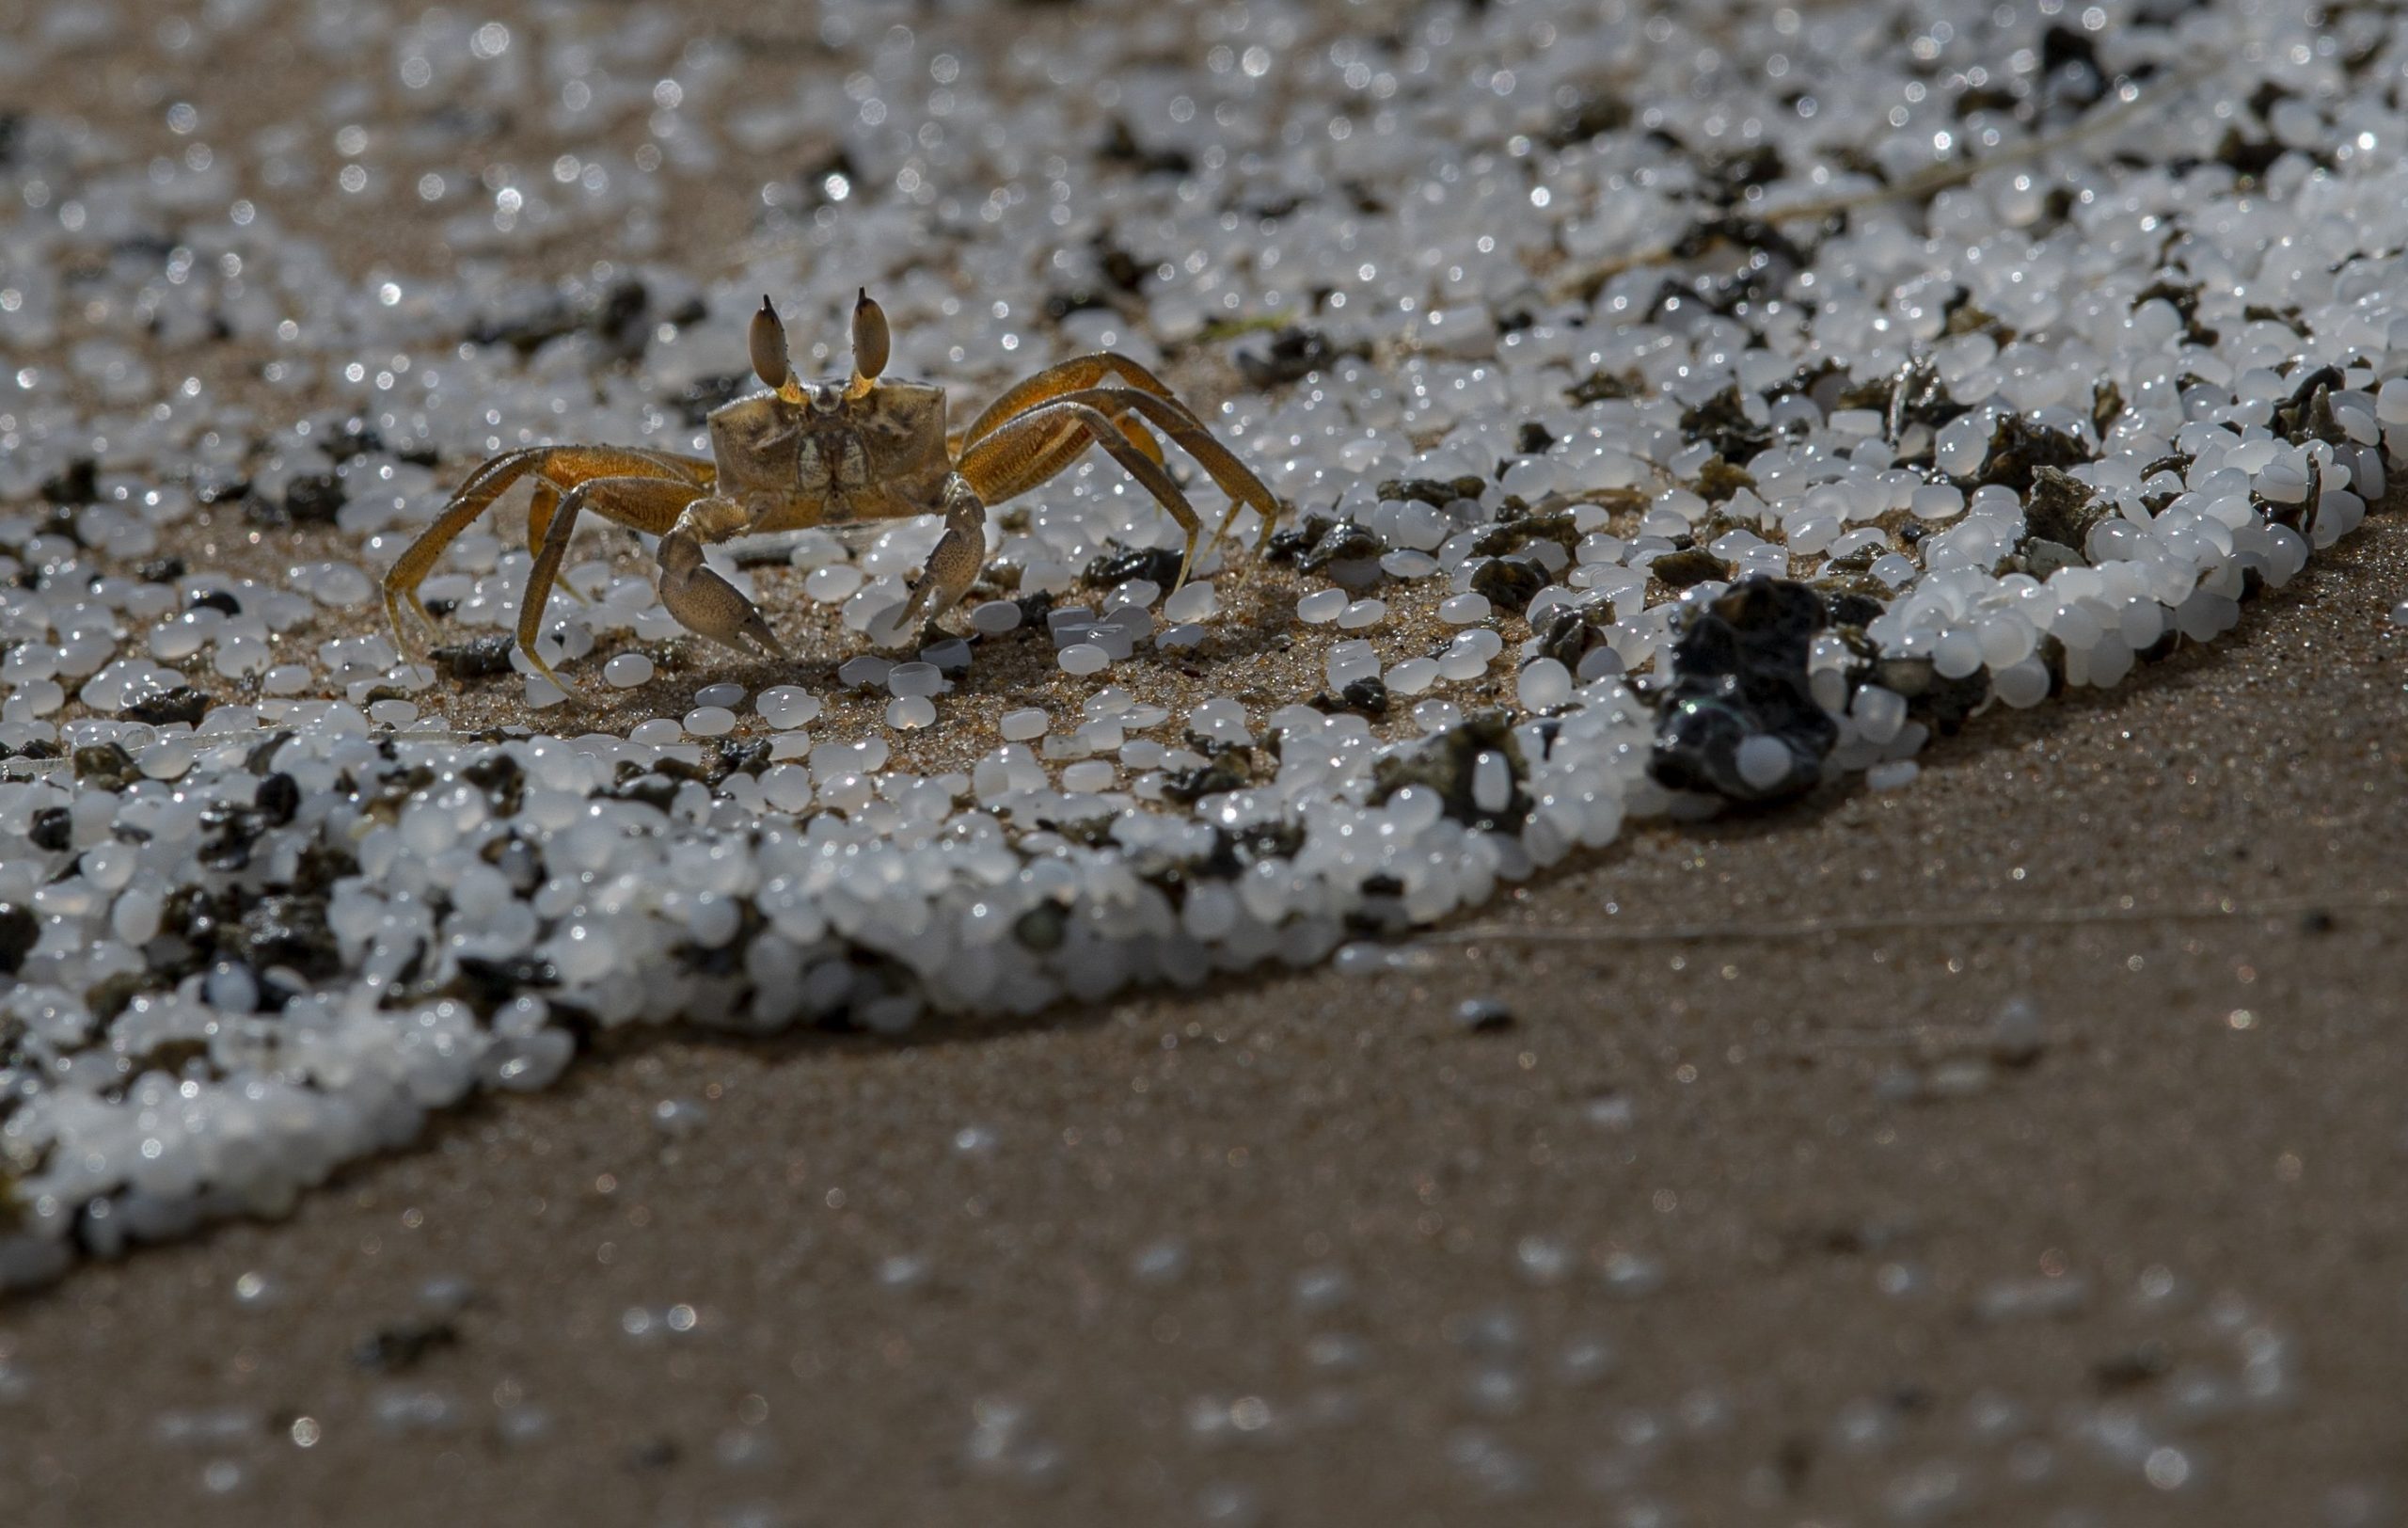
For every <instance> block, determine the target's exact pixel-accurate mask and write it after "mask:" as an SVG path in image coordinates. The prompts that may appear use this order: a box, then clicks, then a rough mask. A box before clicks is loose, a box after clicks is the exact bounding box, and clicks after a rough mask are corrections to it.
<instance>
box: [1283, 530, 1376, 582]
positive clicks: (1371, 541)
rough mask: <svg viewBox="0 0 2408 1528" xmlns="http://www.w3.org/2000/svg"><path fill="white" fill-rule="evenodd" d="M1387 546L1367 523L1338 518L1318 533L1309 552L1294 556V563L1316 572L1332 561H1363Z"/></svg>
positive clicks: (1307, 570)
mask: <svg viewBox="0 0 2408 1528" xmlns="http://www.w3.org/2000/svg"><path fill="white" fill-rule="evenodd" d="M1386 550H1387V543H1386V542H1384V541H1382V540H1381V539H1380V538H1379V534H1378V533H1376V532H1374V531H1373V530H1372V529H1371V528H1370V526H1368V525H1362V524H1358V523H1356V522H1355V521H1354V520H1339V522H1338V523H1337V524H1335V525H1333V526H1331V527H1330V528H1329V529H1328V530H1327V531H1325V532H1323V533H1322V538H1321V539H1320V540H1319V541H1316V542H1314V543H1313V546H1312V549H1311V550H1310V551H1307V552H1305V553H1303V554H1302V555H1301V556H1299V557H1298V558H1297V559H1296V566H1297V567H1299V568H1300V569H1302V570H1303V571H1305V572H1307V573H1317V572H1319V571H1320V570H1321V569H1323V568H1324V567H1327V566H1328V565H1330V564H1332V563H1359V562H1364V561H1367V560H1369V559H1370V558H1374V557H1377V556H1379V555H1380V553H1382V552H1384V551H1386Z"/></svg>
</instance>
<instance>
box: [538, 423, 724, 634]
mask: <svg viewBox="0 0 2408 1528" xmlns="http://www.w3.org/2000/svg"><path fill="white" fill-rule="evenodd" d="M620 454H622V455H624V456H637V457H642V458H643V459H644V460H645V461H646V462H649V463H650V464H652V466H653V467H654V468H656V469H657V471H654V472H646V473H642V474H639V475H642V476H647V477H650V476H658V477H665V478H679V477H682V478H685V479H688V480H689V481H690V482H692V483H693V484H694V485H696V486H697V487H703V488H707V487H709V486H710V485H712V484H713V483H716V482H717V481H718V480H719V469H718V467H717V466H715V465H713V464H712V463H711V462H709V461H708V460H706V459H705V458H703V457H701V456H680V455H676V454H673V453H671V452H666V451H646V450H640V449H637V450H627V451H624V452H622V453H620ZM612 475H613V476H616V475H618V474H616V473H613V474H612ZM577 484H578V479H577V478H574V477H571V478H570V479H569V480H568V481H567V482H564V483H555V482H554V481H552V479H551V478H550V477H548V476H545V475H540V474H539V475H538V476H537V477H536V479H535V494H534V497H533V498H532V499H531V500H530V501H528V504H527V550H528V551H529V552H530V553H533V552H536V551H540V550H541V549H543V545H544V532H545V531H546V530H547V528H548V527H549V526H550V525H551V523H552V514H553V512H554V511H555V510H557V509H559V508H560V506H561V495H562V494H563V493H566V492H567V491H568V490H569V489H571V488H573V487H575V486H577ZM561 588H562V591H563V592H564V593H566V594H568V595H569V596H570V597H572V598H576V599H578V600H579V601H580V602H582V600H583V596H581V595H578V592H577V591H576V590H575V589H573V588H570V587H569V586H568V585H567V584H565V583H563V584H562V585H561Z"/></svg>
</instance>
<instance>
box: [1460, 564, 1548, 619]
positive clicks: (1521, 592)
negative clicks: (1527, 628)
mask: <svg viewBox="0 0 2408 1528" xmlns="http://www.w3.org/2000/svg"><path fill="white" fill-rule="evenodd" d="M1546 585H1547V576H1546V569H1545V568H1543V567H1541V566H1539V565H1538V564H1536V563H1534V562H1532V561H1530V560H1529V558H1527V557H1492V558H1490V559H1489V560H1488V561H1487V562H1485V563H1482V564H1481V565H1480V566H1479V567H1478V568H1477V569H1475V570H1474V571H1473V573H1472V576H1471V588H1472V593H1474V594H1477V595H1485V596H1487V597H1488V602H1489V603H1490V604H1491V605H1494V606H1496V607H1497V609H1498V610H1501V611H1509V612H1511V613H1513V614H1515V615H1519V614H1521V613H1522V612H1524V611H1526V610H1528V609H1529V605H1530V601H1531V600H1533V599H1535V598H1537V597H1538V594H1539V591H1540V590H1542V589H1544V588H1545V587H1546Z"/></svg>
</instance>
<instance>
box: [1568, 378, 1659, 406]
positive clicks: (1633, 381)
mask: <svg viewBox="0 0 2408 1528" xmlns="http://www.w3.org/2000/svg"><path fill="white" fill-rule="evenodd" d="M1653 391H1655V389H1653V388H1651V387H1649V386H1648V385H1647V382H1646V379H1645V378H1643V377H1641V376H1640V375H1639V374H1637V373H1635V372H1606V371H1597V372H1592V373H1590V374H1588V375H1587V376H1584V377H1582V378H1581V379H1580V380H1579V381H1577V382H1575V383H1574V384H1572V386H1570V387H1568V388H1566V389H1564V390H1563V395H1564V396H1565V397H1566V398H1569V399H1570V400H1572V402H1574V403H1576V404H1581V405H1587V404H1601V403H1604V402H1606V401H1608V399H1613V398H1643V397H1645V396H1647V394H1649V393H1650V392H1653Z"/></svg>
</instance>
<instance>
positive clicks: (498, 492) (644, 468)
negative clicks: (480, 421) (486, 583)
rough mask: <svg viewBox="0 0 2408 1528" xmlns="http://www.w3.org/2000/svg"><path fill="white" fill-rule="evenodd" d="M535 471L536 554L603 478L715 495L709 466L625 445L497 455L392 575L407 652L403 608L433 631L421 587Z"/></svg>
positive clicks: (388, 575)
mask: <svg viewBox="0 0 2408 1528" xmlns="http://www.w3.org/2000/svg"><path fill="white" fill-rule="evenodd" d="M531 472H532V473H535V474H537V477H538V480H539V489H538V493H537V495H536V499H537V502H536V503H535V504H533V505H531V507H530V509H529V513H528V527H527V538H528V545H529V548H530V549H535V548H536V547H537V546H539V545H540V543H541V541H542V539H543V538H544V537H545V535H546V534H547V532H548V529H549V527H550V524H551V521H552V518H553V517H554V515H555V513H556V511H557V508H558V504H559V492H560V490H562V489H571V488H574V487H576V486H577V485H578V484H580V483H583V482H585V481H587V480H589V479H593V478H601V477H644V478H673V477H683V478H685V479H688V480H689V481H690V482H691V483H693V485H695V486H696V487H697V488H698V489H700V490H702V491H707V489H708V485H709V484H710V483H711V481H712V477H713V469H712V467H711V464H710V463H708V462H705V461H697V460H695V459H693V458H691V457H683V456H671V455H668V454H665V453H661V452H653V451H638V450H628V449H625V448H622V447H617V446H530V447H528V448H526V449H525V450H522V451H512V452H505V453H503V454H501V455H499V456H496V457H494V458H493V459H492V460H490V461H488V462H486V463H484V464H483V466H481V467H479V468H478V469H477V470H475V471H473V472H471V473H469V474H468V476H467V480H466V481H465V482H463V483H462V484H461V485H460V487H459V489H458V491H457V492H455V493H453V494H452V501H451V502H450V503H448V504H446V505H444V506H443V513H442V514H441V515H439V516H437V517H436V520H435V523H434V524H433V525H430V526H428V527H427V528H426V529H425V530H424V531H423V532H421V533H420V534H419V538H418V539H417V540H416V541H413V542H411V543H410V545H409V547H408V548H407V549H405V550H404V552H403V553H402V555H401V556H400V557H399V558H398V559H397V560H395V562H394V564H393V565H392V566H391V567H389V568H388V569H387V570H386V572H385V615H386V618H387V619H388V620H389V621H390V622H392V625H393V640H394V642H395V644H396V645H399V646H400V647H401V648H402V649H403V650H404V652H408V651H412V650H414V649H415V647H416V644H414V643H413V642H411V641H410V639H409V636H408V634H407V633H406V632H405V631H404V629H403V626H402V608H403V606H404V604H406V605H407V606H408V607H409V609H410V610H411V611H413V612H415V613H417V615H418V618H419V620H420V622H421V623H423V625H424V627H425V628H427V629H432V628H433V627H434V625H435V619H434V617H433V616H431V615H429V614H427V613H426V607H425V606H424V605H423V604H421V603H420V601H419V597H418V587H419V585H420V584H421V583H423V582H425V581H426V576H427V575H428V574H429V573H431V572H433V571H434V570H435V565H436V562H438V561H439V560H440V559H441V558H442V556H443V551H444V549H445V548H447V547H449V546H451V545H452V542H453V541H454V540H456V539H458V537H459V535H460V533H462V532H463V531H466V530H467V528H468V527H469V526H470V525H472V524H474V523H475V522H476V518H477V517H478V516H480V515H482V514H483V513H484V512H485V510H486V509H487V508H488V507H490V506H491V505H492V503H493V501H495V500H497V499H499V498H500V497H501V496H502V495H503V494H505V493H507V492H509V491H510V487H511V485H513V484H515V483H516V482H517V481H518V480H519V479H520V478H522V477H525V476H527V475H528V474H529V473H531ZM546 486H548V487H549V488H550V489H551V490H552V492H551V493H550V494H548V495H547V494H546V493H544V492H543V491H542V488H543V487H546ZM539 517H540V520H539Z"/></svg>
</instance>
